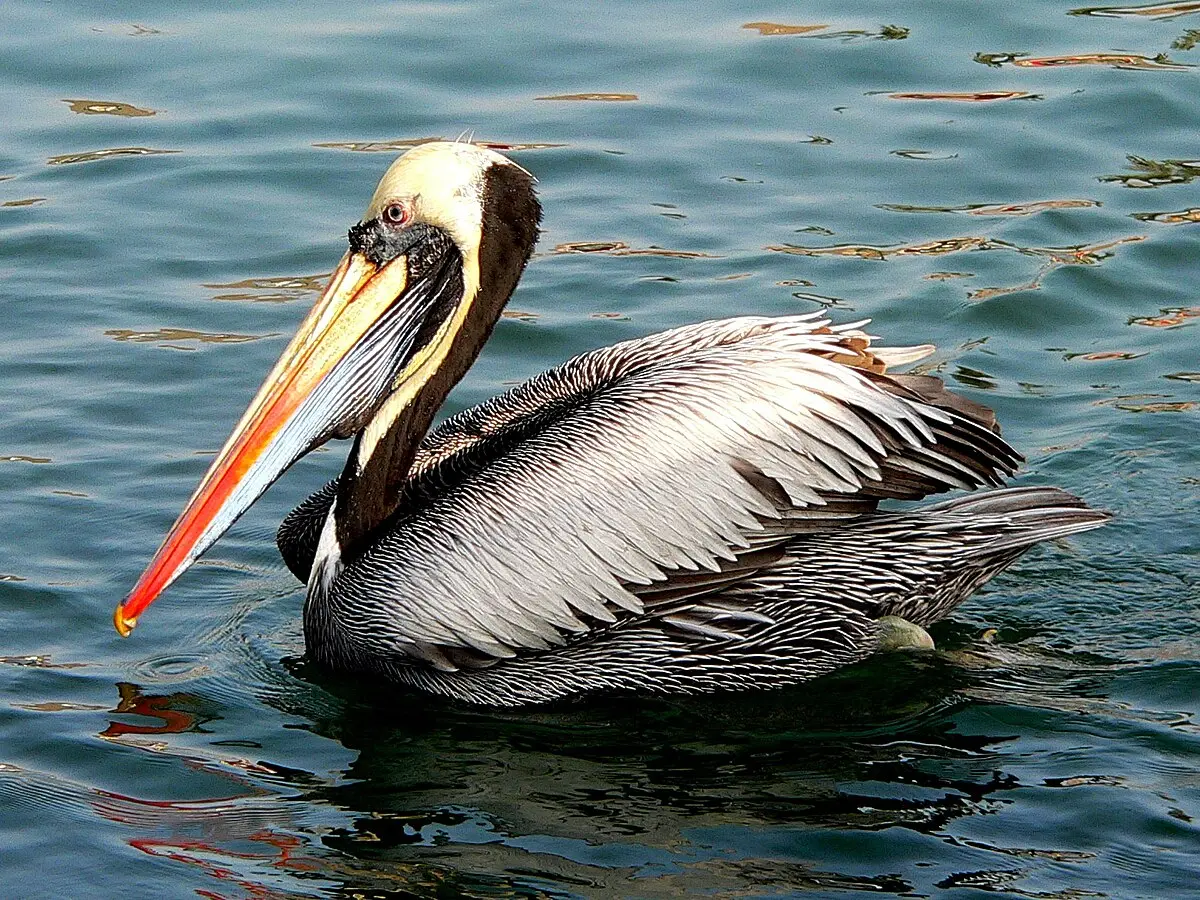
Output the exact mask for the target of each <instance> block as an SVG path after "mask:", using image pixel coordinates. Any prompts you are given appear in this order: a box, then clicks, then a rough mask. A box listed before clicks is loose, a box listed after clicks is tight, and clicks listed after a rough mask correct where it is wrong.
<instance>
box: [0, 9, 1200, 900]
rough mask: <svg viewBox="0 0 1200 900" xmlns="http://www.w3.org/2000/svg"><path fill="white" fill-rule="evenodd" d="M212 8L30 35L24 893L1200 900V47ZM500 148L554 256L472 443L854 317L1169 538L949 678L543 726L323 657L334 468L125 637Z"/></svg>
mask: <svg viewBox="0 0 1200 900" xmlns="http://www.w3.org/2000/svg"><path fill="white" fill-rule="evenodd" d="M208 6H209V7H210V8H208V9H202V8H201V5H199V4H192V3H183V2H180V0H160V2H155V3H146V2H129V3H121V4H115V3H100V2H91V3H82V2H81V3H75V4H64V3H51V2H45V3H32V2H29V3H20V2H9V3H5V4H3V5H2V6H0V179H2V180H0V204H2V205H0V297H2V298H3V303H4V317H3V332H2V335H3V339H2V340H0V423H3V430H2V433H0V486H2V488H0V489H2V490H3V498H4V502H3V504H2V506H0V534H3V540H2V542H0V657H2V658H0V896H4V897H65V896H86V897H120V898H129V897H183V896H197V895H198V896H204V897H210V898H217V897H219V898H230V900H232V898H264V897H266V898H274V897H313V896H344V897H408V896H414V895H416V896H439V897H449V896H460V895H465V896H599V895H608V896H639V897H656V896H678V895H680V894H682V893H685V892H696V893H704V894H707V895H709V896H718V897H747V896H749V897H756V896H781V895H790V894H796V893H808V894H810V895H813V896H847V897H849V896H858V895H862V896H867V895H872V896H874V895H880V894H882V895H905V896H925V897H955V898H958V897H962V898H966V897H974V896H983V894H982V893H981V892H989V893H990V894H992V895H1000V896H1025V897H1039V898H1051V897H1063V898H1067V897H1069V898H1076V897H1093V896H1111V897H1180V896H1186V895H1190V894H1192V893H1194V892H1195V890H1196V872H1197V868H1198V867H1200V843H1198V840H1197V838H1198V835H1197V821H1198V819H1197V817H1200V778H1198V776H1197V771H1198V770H1200V728H1198V726H1197V720H1196V713H1197V710H1198V708H1200V662H1198V660H1200V627H1198V621H1197V612H1198V606H1200V587H1198V585H1200V561H1198V547H1200V534H1198V526H1197V515H1198V513H1200V502H1198V500H1200V449H1198V447H1200V384H1198V379H1200V374H1197V373H1200V328H1198V327H1197V326H1200V296H1198V294H1197V285H1198V284H1200V224H1198V220H1200V184H1198V182H1200V142H1198V137H1200V99H1198V98H1200V68H1196V67H1197V65H1200V46H1193V45H1196V44H1197V42H1198V40H1200V4H1196V3H1178V4H1175V5H1174V6H1161V7H1158V8H1154V9H1150V8H1144V7H1143V8H1137V7H1131V8H1128V9H1125V10H1120V9H1118V10H1115V11H1113V10H1110V11H1108V12H1107V13H1096V14H1079V13H1078V11H1077V10H1075V9H1074V8H1073V7H1072V6H1071V5H1070V3H1063V2H1045V0H1014V2H992V0H989V2H968V0H959V2H933V0H924V2H908V0H897V2H892V3H887V4H883V3H862V4H835V3H831V2H825V0H817V2H810V3H804V4H797V3H781V2H773V3H766V4H741V5H732V4H731V5H729V6H722V5H721V4H718V3H716V2H713V0H705V2H698V3H676V4H671V3H652V2H640V3H639V2H624V3H605V4H566V3H562V4H554V3H527V2H516V0H494V2H482V0H479V2H442V3H438V2H430V3H399V2H374V3H370V2H341V3H316V2H306V3H275V4H257V5H254V6H253V7H252V8H251V5H250V4H209V5H208ZM779 26H795V27H790V28H781V27H779ZM799 26H809V27H799ZM1162 54H1165V56H1163V55H1162ZM1039 61H1040V62H1039ZM579 94H600V95H608V96H605V97H604V98H602V99H547V98H554V97H561V96H562V95H579ZM614 95H627V96H626V97H624V98H619V96H614ZM468 130H469V131H470V132H471V133H472V134H473V136H474V138H475V139H476V140H481V141H487V142H492V143H495V144H502V145H508V146H512V147H516V148H519V149H516V150H514V151H513V155H514V157H515V158H516V159H518V160H519V161H520V162H521V163H522V164H523V165H525V166H527V167H528V168H529V169H530V170H531V171H533V172H534V173H535V174H536V175H537V176H538V178H539V179H540V183H541V193H542V199H543V203H544V205H545V208H546V221H545V234H544V235H543V237H542V241H541V245H540V253H539V255H538V256H537V257H536V258H535V260H534V261H533V263H532V264H531V265H530V267H529V270H528V273H527V275H526V277H525V279H524V282H523V284H522V286H521V287H520V289H519V290H518V293H517V295H516V297H515V298H514V299H513V301H512V304H511V313H510V317H509V318H507V319H505V320H504V321H503V322H501V324H500V326H499V327H498V329H497V331H496V334H495V336H494V338H493V339H492V341H491V343H490V344H489V345H488V347H487V349H486V351H485V353H484V356H483V358H482V359H481V360H480V362H479V364H478V365H477V366H476V367H475V368H474V369H473V370H472V372H471V373H470V375H469V376H468V378H467V379H466V381H465V382H464V384H463V385H462V386H461V388H460V389H459V390H458V391H457V392H456V393H455V395H454V396H453V398H452V406H453V408H455V409H458V408H461V407H462V406H463V405H465V404H470V403H474V402H477V401H479V400H482V399H483V398H485V397H487V396H489V395H491V394H493V393H495V392H497V391H499V390H501V389H503V387H504V385H506V384H507V383H509V382H511V381H513V380H517V379H522V378H525V377H527V376H529V375H531V374H533V373H535V372H538V371H540V370H541V369H543V368H545V367H547V366H549V365H551V364H553V363H555V362H556V361H560V360H562V359H564V358H565V357H567V356H569V355H570V354H572V353H575V352H578V351H581V350H584V349H587V348H591V347H596V346H599V345H602V344H607V343H611V342H613V341H616V340H620V339H623V338H627V337H633V336H637V335H642V334H646V333H649V332H652V331H656V330H659V329H661V328H664V327H669V326H672V325H677V324H682V323H685V322H690V321H694V320H698V319H702V318H710V317H714V316H723V315H728V314H732V313H741V312H749V311H753V312H763V313H784V312H793V311H797V310H809V309H813V308H815V306H816V304H824V305H831V306H832V307H833V312H834V314H835V315H837V316H838V317H844V318H852V317H854V318H857V317H863V316H870V317H872V318H873V320H874V324H873V326H872V330H873V331H875V332H876V333H878V334H882V335H885V336H886V337H887V338H888V339H889V340H890V341H892V342H895V343H914V342H921V341H933V342H936V343H937V344H938V345H939V346H940V348H941V349H940V353H939V355H938V356H937V357H936V363H937V366H938V368H939V369H940V370H941V372H942V373H943V375H944V376H945V377H946V378H947V379H949V380H950V381H951V382H953V383H955V384H956V385H957V386H958V387H959V388H961V389H962V390H963V391H964V392H966V393H967V394H968V395H970V396H971V397H973V398H975V399H977V400H980V401H982V402H985V403H988V404H989V405H991V406H993V407H995V409H996V410H997V412H998V413H999V415H1000V418H1001V420H1002V422H1003V423H1004V427H1005V434H1006V436H1007V437H1008V438H1009V439H1010V440H1011V441H1012V442H1013V443H1015V444H1016V445H1017V446H1018V447H1020V448H1021V449H1022V450H1023V451H1024V452H1025V453H1026V454H1027V456H1028V465H1027V469H1026V472H1025V474H1023V475H1022V479H1021V480H1022V482H1023V483H1028V484H1034V483H1054V484H1059V485H1062V486H1064V487H1066V488H1068V489H1070V490H1072V491H1075V492H1077V493H1079V494H1081V495H1083V496H1085V497H1087V498H1088V499H1089V500H1090V501H1092V502H1093V503H1095V504H1096V505H1099V506H1104V507H1107V508H1109V509H1112V510H1114V511H1115V512H1116V514H1117V519H1116V520H1115V522H1114V523H1113V524H1112V525H1111V526H1110V527H1108V528H1106V529H1104V530H1102V531H1099V532H1095V533H1092V534H1088V535H1085V536H1082V537H1080V538H1078V539H1076V540H1073V541H1071V542H1069V543H1065V544H1059V545H1054V546H1050V547H1045V548H1042V549H1039V550H1038V551H1035V552H1034V553H1032V554H1031V555H1030V556H1029V557H1028V558H1027V559H1026V560H1025V561H1023V562H1022V563H1021V564H1020V565H1019V566H1018V567H1017V568H1015V569H1014V570H1013V571H1012V572H1010V573H1009V574H1007V575H1005V576H1003V577H1002V578H1000V579H998V580H997V581H996V582H995V583H994V584H993V585H992V586H990V587H989V589H988V590H986V591H985V592H984V593H982V594H980V595H978V596H977V597H975V598H973V599H972V600H971V601H969V602H968V603H966V604H965V605H963V606H962V607H961V608H960V609H959V610H958V611H956V612H955V614H954V615H953V617H952V619H951V620H950V621H948V622H946V623H944V624H943V625H942V626H940V627H939V628H937V629H936V631H935V637H936V638H937V639H938V642H939V645H940V649H939V651H938V652H937V653H935V654H931V655H926V656H916V657H914V656H898V657H892V658H886V659H877V660H875V661H872V662H871V663H869V664H867V665H863V666H860V667H857V668H855V669H853V670H850V671H846V672H843V673H841V674H839V675H837V676H834V677H831V678H827V679H824V680H822V681H821V682H818V683H815V684H812V685H808V686H805V687H801V688H797V689H793V690H788V691H785V692H780V693H776V694H761V695H756V696H734V697H729V698H711V699H703V700H680V701H668V700H652V701H635V700H621V701H614V700H608V701H594V702H590V703H586V704H582V705H566V706H563V707H558V708H553V709H549V710H542V711H537V712H528V713H520V714H512V713H508V714H494V713H488V712H480V711H470V710H464V709H461V708H456V707H453V706H450V705H447V704H445V703H438V702H431V701H427V700H423V699H419V698H415V697H409V696H405V695H397V694H395V693H394V692H393V693H391V694H388V695H385V696H363V695H362V694H361V693H356V692H355V691H354V690H353V689H347V688H346V687H345V686H341V685H336V684H330V683H328V682H327V681H326V680H325V679H323V678H322V677H321V676H320V675H319V673H316V672H314V671H312V669H311V668H309V667H308V666H306V664H305V663H304V662H303V660H302V654H303V642H302V638H301V635H300V632H299V628H298V625H297V616H298V612H299V608H300V604H301V600H302V592H301V588H300V586H299V585H297V584H296V583H295V582H294V581H293V580H292V578H291V576H290V575H288V574H287V573H286V571H285V570H284V569H283V567H282V565H281V563H280V561H279V560H278V558H277V556H276V552H275V549H274V547H273V544H272V540H271V538H272V534H273V530H274V527H275V524H276V523H277V522H278V521H279V520H280V518H281V517H282V516H283V514H284V513H285V512H286V511H287V510H288V509H289V508H290V505H291V504H293V503H294V502H296V501H297V500H298V499H299V498H300V497H301V496H303V495H304V494H305V492H306V491H307V490H310V489H312V488H313V487H314V486H316V485H318V484H320V483H322V482H323V480H324V479H325V478H326V477H327V476H329V475H330V474H331V473H334V472H335V471H337V469H338V468H339V467H340V458H341V454H342V453H343V452H344V450H343V448H342V446H340V445H334V446H331V447H330V448H329V449H328V450H327V452H322V453H318V454H314V455H313V456H312V457H311V458H309V459H308V460H306V461H305V462H303V463H302V464H300V465H298V466H297V467H296V469H295V470H293V471H292V472H291V473H289V474H288V475H287V476H286V477H285V479H283V481H281V483H280V484H279V485H278V486H277V487H275V488H274V489H273V490H272V491H271V492H270V493H269V494H268V495H267V496H266V497H265V498H264V499H263V500H262V501H261V502H260V503H259V504H258V505H257V506H256V507H255V508H254V510H253V511H252V512H251V513H250V514H249V515H248V516H247V517H246V518H245V519H244V520H243V521H242V522H241V523H240V524H239V525H238V526H237V527H236V528H235V529H234V530H233V531H232V532H231V533H230V534H229V535H228V536H227V537H226V538H225V539H224V540H222V541H221V542H220V543H219V544H218V545H217V546H216V548H215V549H214V550H213V551H212V552H211V553H210V554H209V556H208V557H207V558H206V559H205V560H204V561H203V562H202V563H201V564H200V565H198V566H197V567H196V568H195V569H194V570H193V571H192V572H191V573H189V574H188V575H187V576H186V577H185V578H183V579H182V580H181V581H180V582H179V583H178V584H177V585H176V586H175V587H173V588H172V589H171V590H170V591H169V592H168V594H167V596H166V597H165V598H164V599H163V600H161V601H160V602H159V603H158V604H156V605H155V607H154V608H153V609H152V610H151V612H150V613H148V614H147V616H146V617H145V619H144V621H143V624H142V625H141V627H140V628H139V629H138V631H137V632H136V633H135V634H134V635H133V637H132V638H130V639H129V640H125V641H122V640H120V639H119V638H118V637H117V636H116V635H115V634H114V632H113V630H112V627H111V624H110V620H111V614H112V608H113V604H114V603H115V602H116V601H117V600H119V599H120V598H121V597H122V596H123V595H124V593H125V591H126V590H127V589H128V588H129V586H130V585H131V584H132V583H133V581H134V580H135V579H136V577H137V575H138V574H139V572H140V571H141V569H142V567H143V566H144V564H145V563H146V561H147V560H148V558H149V556H150V554H151V553H152V551H153V550H154V548H155V546H156V545H157V543H158V541H159V540H160V538H161V537H162V535H163V533H164V532H165V530H166V528H167V526H168V525H169V524H170V522H171V521H172V519H173V518H174V516H175V515H176V513H177V512H178V510H179V509H180V508H181V506H182V504H183V502H184V501H185V499H186V498H187V496H188V494H189V493H190V492H191V490H192V488H193V486H194V485H195V483H196V481H197V480H198V478H199V476H200V475H201V473H202V471H203V469H204V468H205V466H206V464H207V462H208V459H209V457H210V454H211V453H212V451H213V450H214V448H216V447H217V446H219V445H220V443H221V442H222V441H223V439H224V438H225V436H226V434H227V433H228V431H229V429H230V427H231V425H232V424H233V422H234V421H235V420H236V418H237V416H238V415H239V414H240V412H241V410H242V408H243V407H244V406H245V404H246V402H247V400H248V399H249V397H250V395H251V394H252V392H253V390H254V389H255V388H256V386H257V385H258V383H259V381H260V380H261V378H262V377H263V375H264V374H265V372H266V371H267V368H268V367H269V365H270V364H271V362H272V361H273V360H274V358H275V357H276V356H277V355H278V353H279V351H280V350H281V349H282V347H283V345H284V342H285V340H286V338H287V336H288V335H289V334H290V332H291V331H292V329H293V328H294V327H295V325H296V323H297V322H298V321H299V319H300V318H301V316H302V315H303V313H304V312H305V310H306V308H307V306H308V305H309V304H310V303H311V301H312V299H313V297H314V296H315V291H316V290H317V289H318V287H319V285H320V283H321V280H322V275H323V274H324V273H327V272H328V271H329V270H330V268H331V267H332V266H333V264H334V263H335V262H336V260H337V259H338V257H339V256H340V255H341V253H342V252H343V249H344V240H345V232H346V228H347V227H348V226H349V225H350V224H352V223H353V222H354V221H356V220H357V218H358V216H359V214H360V212H361V210H362V208H363V207H364V205H365V203H366V200H367V198H368V197H369V195H370V193H371V191H372V189H373V187H374V184H375V181H376V179H377V178H378V176H379V175H380V174H381V172H382V171H383V169H384V168H385V167H386V165H387V164H388V163H389V162H390V160H391V159H392V157H393V156H394V154H395V153H396V152H397V151H398V149H400V148H401V147H402V146H403V145H404V144H405V143H406V142H409V141H412V140H417V139H421V138H426V137H432V136H445V137H451V138H453V137H456V136H458V135H459V134H460V133H461V132H464V131H468ZM522 147H523V149H520V148H522ZM372 151H377V152H372ZM570 245H581V247H580V249H582V250H584V251H590V252H567V251H568V250H569V249H570ZM556 248H557V250H556ZM631 251H633V252H631ZM647 251H648V252H647ZM988 629H996V633H995V639H994V641H992V642H989V641H984V640H981V636H982V635H984V633H985V632H986V631H987V630H988Z"/></svg>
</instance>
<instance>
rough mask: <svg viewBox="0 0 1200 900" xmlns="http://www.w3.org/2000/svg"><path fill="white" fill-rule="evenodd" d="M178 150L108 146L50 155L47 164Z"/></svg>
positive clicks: (83, 161) (62, 164) (153, 154)
mask: <svg viewBox="0 0 1200 900" xmlns="http://www.w3.org/2000/svg"><path fill="white" fill-rule="evenodd" d="M179 152H180V151H179V150H155V149H152V148H150V147H109V148H107V149H105V150H89V151H87V152H86V153H64V154H62V155H61V156H51V157H50V158H49V159H48V160H46V164H47V165H51V166H69V165H72V164H74V163H86V162H98V161H99V160H102V159H111V158H112V157H114V156H159V155H161V154H164V153H179Z"/></svg>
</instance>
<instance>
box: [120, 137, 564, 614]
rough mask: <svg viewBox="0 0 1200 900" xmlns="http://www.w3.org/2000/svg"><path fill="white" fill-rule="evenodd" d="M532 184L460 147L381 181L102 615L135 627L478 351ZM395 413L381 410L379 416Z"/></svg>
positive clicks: (413, 159)
mask: <svg viewBox="0 0 1200 900" xmlns="http://www.w3.org/2000/svg"><path fill="white" fill-rule="evenodd" d="M540 217H541V209H540V207H539V205H538V202H537V198H536V197H535V196H534V191H533V178H532V176H530V174H529V173H528V172H526V171H525V170H524V169H522V168H521V167H520V166H518V165H516V164H515V163H513V162H512V161H510V160H508V159H506V158H505V157H503V156H501V155H500V154H499V153H495V152H493V151H491V150H486V149H483V148H481V147H477V146H474V145H472V144H466V143H446V142H440V141H439V142H435V143H429V144H422V145H421V146H418V147H416V148H414V149H412V150H410V151H408V152H407V153H406V154H404V155H403V156H401V157H400V158H399V159H398V160H396V162H394V163H393V164H392V166H391V167H390V168H389V169H388V170H387V172H386V173H385V174H384V176H383V179H382V180H381V181H380V182H379V187H377V188H376V189H375V195H374V196H373V197H372V198H371V202H370V204H369V205H368V207H367V212H366V215H365V216H364V217H363V219H362V221H360V222H359V223H358V224H357V225H355V226H354V227H352V228H351V229H350V233H349V239H350V249H349V250H348V251H347V253H346V255H345V256H344V257H342V261H341V262H340V263H338V266H337V269H336V270H335V271H334V273H333V277H332V278H331V279H330V281H329V286H328V287H327V288H326V289H325V292H324V294H322V295H321V298H320V299H319V300H318V301H317V302H316V304H315V305H314V306H313V308H312V311H311V312H310V313H309V314H308V316H307V317H306V318H305V319H304V321H303V322H302V323H301V325H300V330H299V331H298V332H297V334H296V336H295V338H294V339H293V340H292V342H291V343H290V344H289V345H288V347H287V349H286V350H284V352H283V355H282V356H281V357H280V358H279V361H278V362H277V363H276V364H275V367H274V368H273V369H272V370H271V373H270V375H269V376H268V377H267V380H266V381H265V382H264V383H263V385H262V387H261V388H260V389H259V391H258V394H257V396H255V398H254V400H253V402H251V404H250V406H249V408H248V409H247V410H246V412H245V413H244V414H243V416H242V419H241V421H240V422H239V423H238V425H237V427H236V428H235V429H234V431H233V434H232V435H230V437H229V439H228V441H226V443H225V446H224V447H223V448H222V450H221V452H220V453H219V454H218V455H217V458H216V459H215V460H214V461H213V464H212V465H211V466H210V467H209V469H208V472H207V473H206V474H205V476H204V478H203V479H202V480H201V482H200V486H199V487H198V488H196V491H195V493H194V494H193V495H192V498H191V500H190V501H188V504H187V506H186V507H185V508H184V510H183V512H182V513H181V514H180V516H179V518H178V519H177V520H176V522H175V524H174V525H173V526H172V527H171V530H170V532H169V533H168V534H167V537H166V539H165V540H164V541H163V543H162V546H161V547H159V549H158V552H157V553H156V554H155V555H154V558H153V559H152V560H151V562H150V565H149V567H148V568H147V569H146V571H145V572H144V573H143V574H142V577H141V578H140V579H139V580H138V583H137V585H136V586H135V587H134V589H133V591H132V592H131V593H130V595H129V597H128V598H127V599H126V600H125V602H124V603H122V604H119V605H118V606H117V609H116V613H115V615H114V622H115V624H116V627H117V630H118V631H119V632H120V633H121V634H123V635H127V634H129V632H130V631H131V630H132V629H133V627H134V625H136V624H137V619H138V616H140V615H141V614H142V612H144V611H145V609H146V607H148V606H149V605H150V604H151V603H153V602H154V600H155V599H156V598H157V597H158V595H159V594H160V593H161V592H162V591H163V590H164V589H165V588H166V587H167V585H169V584H170V583H171V582H172V581H174V580H175V579H176V578H177V577H179V575H180V574H181V573H182V572H183V571H184V570H185V569H187V567H188V566H190V565H191V564H192V563H193V562H194V561H195V560H196V559H197V558H198V557H199V556H200V554H202V553H203V552H204V551H205V550H207V549H208V548H209V547H210V546H211V545H212V544H213V543H214V542H215V541H216V540H217V538H219V537H220V536H221V535H222V534H223V533H224V532H225V531H226V530H227V529H228V528H229V526H230V525H232V524H233V523H234V522H235V521H236V520H237V518H238V517H239V516H240V515H241V514H242V513H243V512H245V511H246V509H247V508H249V507H250V505H251V504H252V503H254V501H255V500H257V499H258V498H259V496H261V495H262V493H263V491H265V490H266V489H267V488H268V487H269V486H270V485H271V483H272V482H274V481H275V480H276V479H277V478H278V477H279V476H280V475H281V474H282V473H283V472H284V471H285V470H286V469H287V468H288V467H289V466H290V465H291V464H292V463H293V462H295V461H296V460H297V459H299V458H300V457H301V456H303V455H304V454H306V453H308V452H309V451H311V450H313V449H314V448H316V447H318V446H320V445H321V444H323V443H325V442H326V441H327V440H329V439H330V438H331V437H349V436H350V435H353V434H356V433H358V432H359V431H361V430H363V428H364V426H365V425H366V424H367V423H368V422H369V421H370V420H371V418H372V417H373V416H374V415H375V413H376V412H377V411H379V409H380V408H381V407H382V406H383V404H384V403H385V402H387V401H388V399H389V398H390V397H391V398H395V397H396V396H397V395H399V399H400V400H401V401H404V400H405V399H406V398H407V399H409V400H411V398H412V397H414V396H415V394H416V392H417V391H418V390H419V388H420V387H421V385H423V384H424V383H425V382H427V381H429V379H431V378H432V377H433V376H434V374H436V373H437V372H438V371H439V370H440V368H441V367H442V366H443V365H444V364H445V363H446V362H447V361H448V360H450V359H452V358H453V357H455V356H456V355H461V354H463V353H469V354H470V355H471V357H472V358H473V357H474V354H475V353H476V352H478V348H479V346H481V345H482V343H483V341H484V340H485V339H486V337H487V335H488V334H489V333H490V331H491V328H492V326H493V325H494V324H495V322H496V319H497V318H499V316H500V312H501V310H502V309H503V307H504V304H505V303H506V302H507V300H508V297H509V295H510V294H511V293H512V291H513V289H514V288H515V287H516V284H517V280H518V279H519V278H520V276H521V272H522V270H523V269H524V267H525V264H526V262H527V261H528V260H529V256H530V254H531V253H532V251H533V245H534V243H535V241H536V240H537V226H538V221H539V219H540ZM394 402H395V400H393V403H394Z"/></svg>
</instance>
